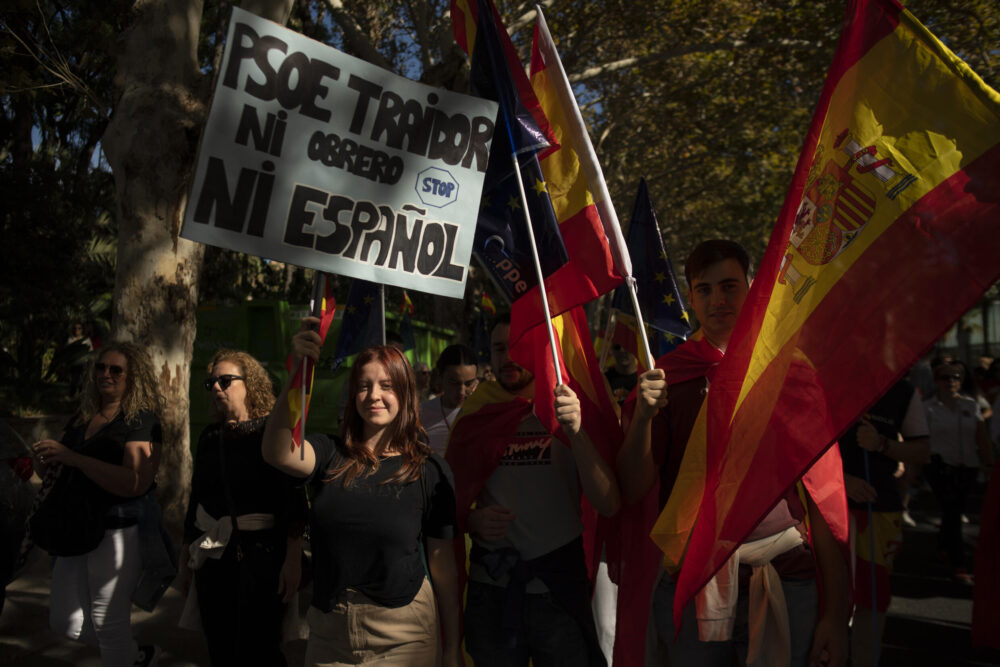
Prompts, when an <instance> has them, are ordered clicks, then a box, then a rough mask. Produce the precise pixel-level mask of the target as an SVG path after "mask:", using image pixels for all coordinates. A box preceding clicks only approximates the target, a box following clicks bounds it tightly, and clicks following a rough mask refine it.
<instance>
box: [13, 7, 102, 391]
mask: <svg viewBox="0 0 1000 667" xmlns="http://www.w3.org/2000/svg"><path fill="white" fill-rule="evenodd" d="M113 8H114V3H109V4H108V6H105V7H101V8H98V7H93V8H91V9H90V10H89V11H88V9H87V7H80V8H78V9H76V10H73V11H70V10H68V9H66V8H65V7H61V6H57V5H54V4H52V3H38V4H36V3H35V2H26V1H24V2H16V3H11V4H10V5H8V6H7V7H6V8H5V9H4V10H3V14H2V19H0V21H2V23H0V26H2V34H0V39H2V41H0V67H2V68H3V71H4V72H5V77H4V79H3V83H2V84H0V86H2V88H0V109H2V114H0V202H3V203H2V205H0V206H2V208H0V236H2V238H3V239H4V250H5V252H4V261H3V262H2V263H0V346H2V348H3V354H2V361H0V377H2V379H3V381H4V383H11V384H12V385H13V387H14V388H15V389H16V391H14V392H13V398H14V401H13V404H14V405H18V404H19V405H23V406H28V405H32V404H34V403H37V402H38V401H39V400H42V399H43V398H44V397H45V396H46V395H48V394H50V393H51V392H47V391H46V387H45V383H44V381H46V380H48V381H51V380H53V379H55V378H56V377H57V376H60V375H62V374H64V372H65V365H66V364H68V363H70V361H71V355H69V353H68V351H66V350H64V349H63V348H64V346H65V343H66V340H67V338H68V335H69V329H70V326H71V324H72V323H73V322H85V323H89V324H91V325H92V326H96V327H97V328H98V331H99V329H100V327H101V326H102V325H103V326H104V327H106V317H107V314H106V311H107V306H108V301H109V300H108V298H107V296H106V295H107V294H108V293H109V292H110V291H111V287H112V283H113V280H114V270H115V229H114V224H113V221H112V219H111V215H110V211H111V206H112V202H113V181H112V177H111V174H110V173H109V172H108V171H107V170H106V169H102V168H99V167H95V166H94V165H93V164H92V163H93V161H94V157H95V155H96V151H97V147H98V142H99V140H100V136H101V134H102V133H103V131H104V126H105V124H106V118H107V113H108V109H109V108H110V100H109V99H107V98H106V97H102V96H101V93H102V91H103V92H107V91H108V90H109V89H108V85H109V84H110V76H111V74H112V72H113V68H112V67H111V63H110V56H109V55H108V53H107V51H106V48H107V44H108V43H110V42H111V41H112V40H113V35H114V31H115V29H116V25H115V24H114V23H113V22H111V21H109V16H114V13H113V11H112V12H109V14H108V15H105V14H104V13H103V12H105V11H107V10H108V9H113ZM102 320H103V321H102Z"/></svg>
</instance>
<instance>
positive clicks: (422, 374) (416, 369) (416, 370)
mask: <svg viewBox="0 0 1000 667" xmlns="http://www.w3.org/2000/svg"><path fill="white" fill-rule="evenodd" d="M413 375H414V376H415V377H416V379H417V400H418V401H420V402H421V403H422V402H424V401H426V400H427V399H428V398H430V394H431V367H430V366H428V365H427V362H426V361H418V362H417V363H415V364H413Z"/></svg>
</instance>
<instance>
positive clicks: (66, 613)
mask: <svg viewBox="0 0 1000 667" xmlns="http://www.w3.org/2000/svg"><path fill="white" fill-rule="evenodd" d="M685 277H686V279H687V284H688V288H689V290H688V299H689V304H690V307H691V309H692V310H693V313H694V314H695V315H696V317H697V321H698V323H699V324H700V328H699V329H698V330H697V331H696V332H695V333H694V334H693V335H692V336H691V338H690V339H689V340H688V341H687V342H686V343H684V344H683V345H682V346H680V347H679V348H678V349H677V350H675V351H673V352H671V353H669V354H667V355H665V356H664V357H662V358H661V359H660V360H658V361H657V363H656V366H655V368H653V369H652V370H648V371H645V372H642V373H639V372H638V369H637V368H636V364H635V359H634V358H632V357H631V356H630V355H629V354H628V352H627V351H625V350H622V349H621V348H619V347H616V348H615V350H614V353H613V354H614V362H615V364H614V368H612V369H609V371H608V379H609V387H610V389H611V390H612V391H614V392H615V398H617V399H618V400H619V402H620V403H622V410H621V426H622V431H623V433H624V441H623V443H622V446H621V448H620V450H619V451H618V452H617V454H616V456H608V455H607V453H606V452H605V450H604V448H603V447H602V445H603V444H604V443H601V442H595V441H594V440H593V439H592V435H593V434H589V433H588V432H587V430H586V428H585V427H584V424H585V420H584V418H583V417H584V415H583V414H582V408H581V401H580V400H579V398H578V397H577V395H576V394H575V393H574V392H573V390H572V389H570V388H569V387H568V386H565V385H559V386H558V387H556V389H555V391H554V395H546V392H540V391H537V387H536V383H535V381H534V377H533V375H532V373H531V372H530V371H529V369H526V368H524V367H522V366H521V365H519V364H518V363H516V362H515V361H514V360H513V359H512V358H511V356H510V323H509V320H506V319H504V318H499V319H498V321H497V322H496V324H495V325H494V327H493V330H492V333H491V340H490V344H491V363H490V364H489V368H486V367H484V365H482V364H480V363H479V362H478V360H477V357H476V354H475V353H474V352H473V351H472V350H471V349H469V348H468V347H465V346H463V345H452V346H450V347H448V348H446V349H445V350H444V351H443V352H442V353H441V355H440V357H439V359H438V360H437V363H436V365H435V368H434V369H433V370H432V369H431V368H430V367H429V366H427V365H426V364H419V363H418V364H414V365H412V366H411V364H410V363H409V362H408V361H407V358H406V357H405V355H404V354H403V352H402V351H401V350H400V349H399V348H398V347H395V346H391V345H390V346H373V347H370V348H368V349H366V350H364V351H363V352H361V353H360V354H359V355H358V357H357V359H356V361H355V362H354V364H353V366H352V367H351V369H350V377H349V379H348V383H347V388H346V392H347V394H346V397H345V398H344V399H343V400H342V402H341V403H342V405H343V414H342V415H341V416H340V423H341V428H340V432H339V433H338V434H321V433H310V434H307V435H305V436H304V437H301V438H297V437H296V435H295V432H294V429H293V424H292V423H290V419H289V414H288V411H287V410H286V409H285V407H284V406H286V405H287V404H288V392H289V386H288V385H286V386H285V387H284V388H283V389H282V390H281V393H280V394H279V395H278V396H277V397H275V396H274V394H273V392H272V388H271V383H270V380H269V378H268V376H267V373H266V371H265V370H264V369H263V367H262V366H261V364H260V363H259V362H258V361H257V360H255V359H254V358H253V357H251V356H250V355H248V354H246V353H244V352H239V351H233V350H220V351H219V352H218V353H217V354H216V355H215V356H214V357H213V358H212V360H211V363H210V365H209V368H208V373H209V375H208V377H207V378H206V379H205V389H206V391H207V393H208V398H209V401H210V403H211V408H212V413H213V417H214V422H213V423H212V424H211V425H209V426H208V427H207V428H205V429H204V431H203V432H202V433H201V435H200V437H199V438H198V441H197V448H196V451H195V457H194V468H193V472H192V478H191V493H190V498H189V502H188V508H187V515H186V519H185V521H184V534H183V544H182V545H181V547H180V550H179V558H177V559H174V558H173V556H174V554H173V550H172V546H171V544H170V540H169V538H165V537H164V535H165V531H164V529H163V525H162V520H161V519H160V515H159V509H158V507H157V506H156V500H155V483H154V479H155V476H156V472H157V467H158V464H159V458H160V454H161V449H162V443H163V433H162V431H161V428H160V425H159V421H158V419H157V414H160V413H161V411H162V409H163V406H162V401H161V399H160V398H159V396H158V394H157V391H156V382H155V377H154V375H153V373H152V369H151V367H150V364H149V360H148V358H147V356H146V355H145V353H144V352H143V351H142V350H141V349H139V348H137V347H136V346H134V345H130V344H122V343H108V344H105V345H104V346H102V347H101V348H100V350H99V352H98V355H97V357H96V359H95V360H94V362H93V364H92V367H91V370H90V372H89V373H85V374H84V377H83V387H82V389H81V405H80V409H79V411H78V413H77V414H76V415H75V416H74V418H73V419H72V421H71V423H70V425H69V426H68V427H67V429H66V431H65V433H64V435H63V436H62V438H60V440H58V441H56V440H42V441H40V442H38V443H35V445H34V451H35V456H36V458H35V463H36V470H37V472H38V473H39V475H40V476H42V477H43V485H42V490H41V492H40V493H39V494H38V497H37V499H36V502H35V507H34V508H33V511H32V516H31V519H30V521H29V523H28V526H29V534H28V537H27V540H26V548H27V546H28V545H29V544H31V543H34V544H37V545H38V546H40V547H41V548H44V549H45V550H46V551H48V552H49V553H51V554H52V555H53V556H55V559H54V566H53V570H52V593H51V605H50V609H51V617H50V620H51V626H52V628H53V629H55V630H57V631H58V632H60V633H62V634H64V635H66V636H68V637H71V638H73V639H78V640H80V641H85V642H89V643H92V644H94V645H96V646H98V647H99V649H100V653H101V659H102V664H104V665H106V666H125V665H150V664H155V661H156V659H157V651H158V649H157V648H156V647H154V646H138V645H137V644H136V643H135V642H134V641H133V639H132V634H131V628H130V621H129V618H130V609H131V604H132V603H133V601H134V602H136V603H137V604H140V605H144V606H147V607H148V606H150V605H154V604H156V600H157V599H158V598H159V596H160V595H162V593H163V590H164V587H165V585H166V583H168V582H169V581H170V580H171V579H172V578H173V575H174V573H175V568H174V566H175V565H176V566H177V567H176V570H177V577H176V581H175V583H176V586H177V587H178V588H179V589H180V590H181V591H182V592H183V593H184V594H185V595H186V600H187V604H186V606H185V610H184V614H183V617H182V619H181V623H182V624H183V626H184V627H189V628H197V629H200V631H201V632H202V633H203V634H204V636H205V639H206V642H207V645H208V652H209V655H210V659H211V662H212V664H213V665H227V664H267V665H284V664H286V661H285V657H284V654H283V653H282V642H283V641H285V640H287V639H289V638H290V636H289V634H290V632H291V630H289V628H292V627H294V625H295V624H294V623H290V622H289V618H288V617H289V616H290V615H292V616H294V615H295V614H296V613H297V610H298V604H297V602H296V595H297V593H298V591H299V590H300V589H302V588H303V587H304V586H305V585H306V584H307V583H308V584H309V585H310V590H311V605H310V606H309V610H308V615H307V619H306V620H307V624H308V642H307V648H306V655H305V662H306V664H307V665H357V664H379V665H446V666H456V665H459V664H462V662H463V652H462V647H463V643H462V642H463V640H464V649H465V651H466V652H467V654H468V656H470V657H471V659H472V661H473V662H474V664H475V665H477V666H478V667H490V666H493V665H496V666H497V667H501V666H504V667H506V666H527V665H528V664H529V662H530V663H531V664H533V665H535V666H536V667H547V666H549V665H574V666H577V665H592V666H599V665H606V664H610V662H611V660H610V655H611V644H612V642H613V638H614V635H615V630H614V622H615V617H616V614H615V613H614V595H613V593H612V595H611V596H610V599H609V597H608V596H605V595H601V596H600V600H599V601H598V600H597V597H596V596H595V595H594V590H595V582H594V580H593V572H594V571H595V570H596V571H597V572H600V573H606V572H607V568H606V567H603V568H594V567H592V565H593V564H594V563H596V562H598V561H601V560H602V558H601V556H602V554H601V553H600V548H599V545H598V552H597V554H596V555H595V554H594V553H593V552H592V549H593V544H592V543H587V540H586V539H585V536H587V535H590V534H592V530H593V526H594V525H595V522H596V518H595V517H596V516H597V515H600V516H602V517H606V518H608V519H610V520H611V521H612V522H613V521H614V517H616V515H617V514H618V512H619V510H620V509H621V508H622V507H623V506H624V505H632V504H634V503H637V502H642V501H643V500H644V499H645V498H647V497H648V494H654V495H655V499H656V507H658V508H662V507H664V505H665V504H666V503H667V500H668V498H669V496H670V491H671V489H672V488H673V487H674V485H675V483H676V481H677V477H678V472H679V470H680V467H681V462H682V459H683V458H684V455H685V451H686V448H687V447H688V441H689V436H690V434H691V431H692V428H693V426H694V424H695V420H696V418H697V416H698V413H699V411H701V410H702V408H703V404H704V402H705V398H706V396H707V393H708V391H709V390H710V386H711V382H712V378H713V375H714V372H715V369H716V367H717V366H718V364H719V362H720V361H721V360H722V358H723V356H724V355H725V353H726V348H727V345H728V343H729V338H730V335H731V334H732V332H733V329H734V326H735V323H736V320H737V318H738V316H739V314H740V311H741V309H742V306H743V303H744V301H745V299H746V297H747V293H748V291H749V287H750V282H751V279H752V265H751V261H750V258H749V256H748V255H747V253H746V251H745V250H744V249H743V248H742V247H740V246H739V245H738V244H736V243H733V242H730V241H722V240H712V241H706V242H704V243H702V244H701V245H699V246H698V247H697V248H696V249H695V250H694V252H693V253H692V254H691V255H690V256H689V257H688V259H687V262H686V264H685ZM317 323H318V321H317V320H316V319H315V318H311V317H307V318H305V319H304V320H303V323H302V327H301V329H300V330H299V331H298V332H297V333H296V334H295V335H294V336H293V338H292V342H291V360H292V363H293V365H298V364H300V363H301V362H302V360H303V359H305V358H310V359H312V360H314V361H318V360H319V357H320V351H321V347H322V341H321V339H320V337H319V334H318V333H317V332H316V327H315V325H316V324H317ZM921 369H922V367H918V370H921ZM926 370H930V373H931V376H930V377H931V380H932V382H931V383H930V385H931V386H926V385H925V386H923V387H922V386H921V385H920V378H919V377H918V376H919V373H917V372H915V373H914V374H913V382H910V381H907V380H901V381H900V382H899V383H897V384H896V385H895V386H893V387H892V388H891V389H890V390H889V391H888V392H887V393H886V394H885V396H883V397H882V398H881V400H879V401H878V403H876V404H875V405H874V406H873V407H872V408H871V409H870V410H869V411H868V412H867V413H866V414H865V415H864V416H862V417H861V418H860V420H859V422H858V423H857V424H856V425H854V426H853V427H852V428H851V429H850V430H849V431H848V433H847V434H845V436H844V437H843V438H842V439H841V440H840V442H839V448H840V453H841V455H842V460H843V485H842V491H841V493H840V494H839V495H837V494H832V495H831V494H830V493H818V492H817V491H816V489H815V488H814V487H813V486H812V485H811V484H810V482H809V480H808V478H806V479H805V482H804V484H803V485H802V486H801V487H796V488H792V489H789V490H788V492H787V493H786V494H785V495H784V496H782V497H781V499H780V500H779V501H778V503H777V504H776V505H775V506H774V507H773V508H772V509H771V510H770V511H769V512H768V513H767V514H766V516H764V517H763V518H762V519H761V520H760V522H759V523H758V524H757V526H756V528H755V529H754V530H753V532H752V533H751V534H750V535H748V536H747V537H746V538H745V539H744V540H743V542H742V543H741V544H740V545H739V546H738V548H737V549H736V551H735V553H734V555H733V557H732V558H730V559H729V561H728V562H727V563H726V564H725V565H724V566H723V567H722V569H721V570H720V571H719V572H718V573H717V574H716V575H715V576H714V577H713V578H712V580H711V581H709V582H708V583H707V584H706V585H705V586H704V587H703V588H702V589H701V591H700V592H699V593H698V594H697V595H696V596H695V598H694V599H693V600H692V601H690V602H689V603H688V604H687V605H686V606H685V607H684V609H683V613H682V619H681V622H680V624H679V631H677V630H676V628H677V624H676V623H675V618H674V597H675V592H676V586H675V583H676V580H675V576H676V571H675V570H673V569H668V568H666V567H661V568H660V571H659V572H658V573H657V574H656V575H655V576H654V577H652V578H651V579H650V581H651V582H652V584H651V587H650V590H648V591H646V595H647V596H648V599H649V605H648V606H647V607H646V609H648V614H646V615H647V616H648V618H645V619H634V620H637V621H638V622H640V623H641V622H645V623H646V625H647V626H648V640H647V642H646V647H645V648H644V650H643V652H644V654H645V656H646V664H674V665H677V664H679V665H695V664H697V665H704V666H705V667H708V666H711V665H724V666H728V665H732V664H741V665H765V666H771V665H796V666H797V665H845V664H847V663H848V661H849V660H850V661H851V663H852V664H853V665H866V664H877V661H878V650H879V648H878V647H879V644H880V636H881V632H882V628H883V627H884V619H885V613H886V610H887V608H888V603H889V586H888V581H889V578H888V577H889V573H890V572H891V568H892V563H893V559H894V557H895V555H896V553H898V550H899V545H900V540H901V536H902V525H903V522H904V520H905V516H906V515H905V514H904V513H905V511H906V505H905V502H906V494H907V488H908V486H909V485H910V484H913V483H916V480H917V479H921V477H918V475H920V474H921V471H920V468H922V479H926V481H927V482H928V483H929V484H930V486H931V488H932V489H933V491H934V494H935V497H936V498H937V500H938V502H939V503H940V505H941V510H942V522H941V527H940V548H941V553H942V558H944V559H946V561H947V563H948V566H949V568H950V570H951V572H952V576H953V577H954V578H955V580H956V581H960V582H964V583H970V584H971V583H972V580H971V575H970V573H969V572H970V563H969V561H968V558H969V556H968V554H966V553H965V550H964V542H963V539H962V519H963V513H964V512H966V511H967V507H966V504H965V503H966V499H967V497H968V493H969V490H970V487H971V486H972V484H974V483H975V481H976V477H977V475H978V474H980V472H981V470H982V469H983V467H984V466H988V465H990V464H991V463H992V462H993V447H992V446H991V438H990V435H989V433H988V432H987V428H986V419H987V418H988V417H989V415H990V412H989V410H990V407H991V400H990V399H992V401H993V409H1000V405H997V402H998V401H1000V397H996V396H992V397H991V396H988V395H987V393H980V392H975V391H973V392H971V393H970V392H969V390H968V389H966V390H965V391H963V384H962V383H963V382H964V381H966V380H969V379H971V374H970V373H969V372H968V370H967V369H965V368H963V367H962V366H961V365H960V364H958V363H956V362H955V361H953V360H951V359H938V360H935V361H934V363H933V364H931V365H928V366H927V369H926ZM494 373H495V379H494V376H493V374H494ZM435 386H436V387H437V390H435V389H434V387H435ZM993 389H998V387H994V388H993ZM994 393H997V392H994ZM978 399H983V400H978ZM543 401H544V402H547V403H548V404H549V405H550V406H551V408H552V410H553V411H554V413H555V418H556V421H557V424H558V428H555V429H552V427H551V426H548V425H546V424H544V423H543V422H542V421H541V420H540V419H539V417H538V416H537V414H536V410H535V409H534V407H535V406H536V405H539V404H540V403H541V402H543ZM314 409H323V407H322V406H314ZM997 422H1000V420H996V419H994V420H993V424H994V425H996V424H997ZM992 442H994V443H995V442H996V433H995V432H994V434H993V439H992ZM845 501H846V502H847V503H849V507H850V512H851V521H852V525H853V529H854V531H855V534H856V536H857V537H856V539H855V552H856V556H855V565H854V566H853V567H852V564H851V563H850V562H848V561H849V559H848V558H845V553H846V552H845V548H844V547H845V545H843V544H841V543H839V542H838V540H837V539H836V538H835V537H834V534H833V532H832V531H831V529H830V527H829V520H830V517H831V516H832V513H833V512H834V511H835V509H836V508H834V507H833V504H835V503H837V502H840V503H841V504H843V503H844V502H845ZM648 528H649V526H647V527H646V533H647V534H648ZM306 540H308V546H309V551H310V552H311V561H307V559H306V558H305V556H304V554H305V551H306V550H305V549H304V542H305V541H306ZM852 571H854V572H855V574H854V579H853V583H852V581H851V572H852ZM619 574H620V573H619ZM601 576H606V574H602V575H601ZM607 583H608V582H604V583H603V584H602V583H601V582H598V583H597V584H596V585H597V586H598V588H600V587H601V586H602V585H605V586H607ZM610 590H612V591H613V590H614V587H613V586H611V587H610ZM852 590H853V592H854V595H853V597H852V595H851V592H852ZM609 608H610V611H609ZM852 616H853V619H854V620H853V624H852V623H851V619H852ZM851 628H853V629H851Z"/></svg>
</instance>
